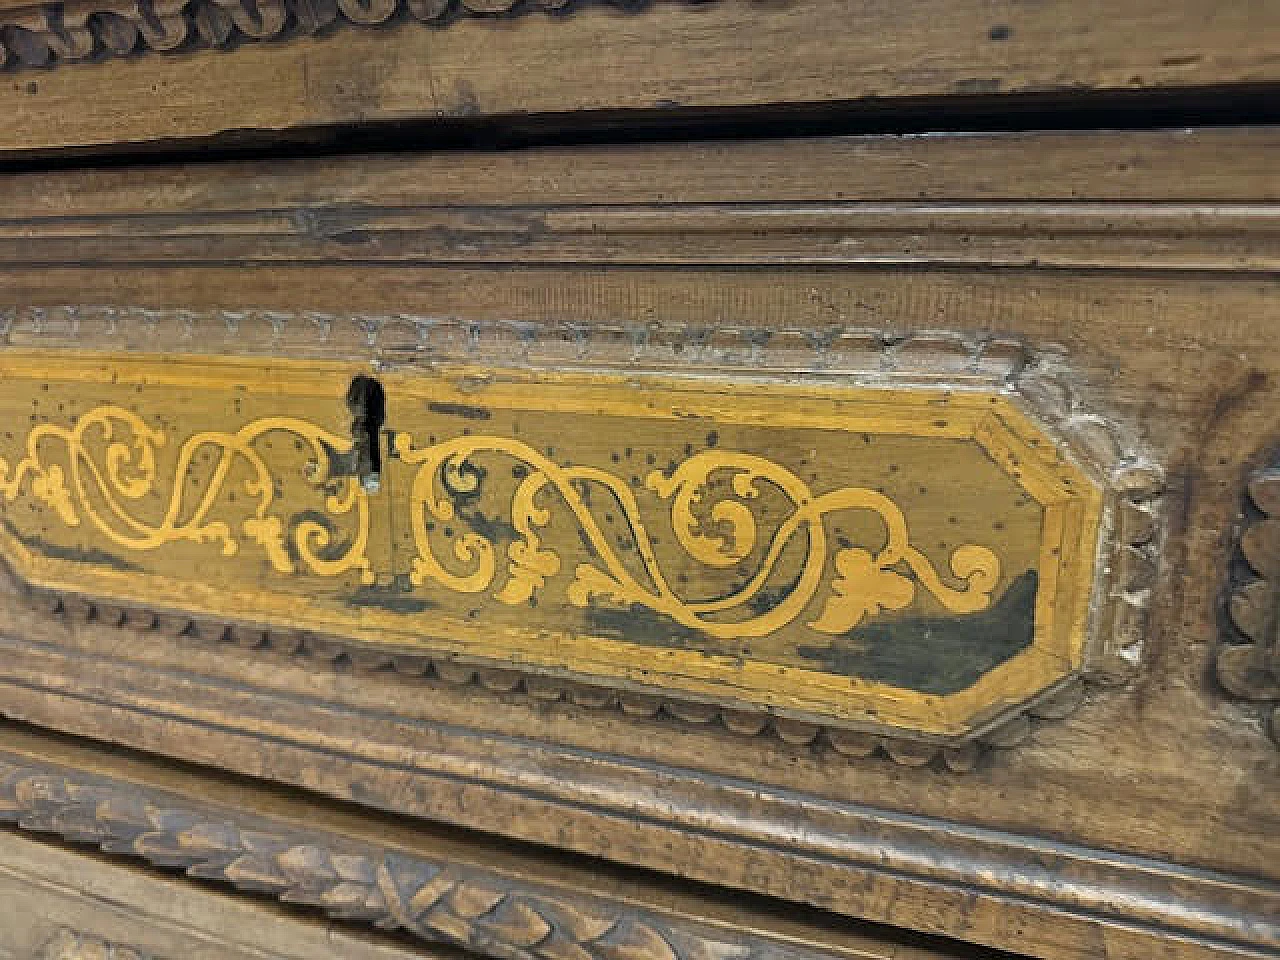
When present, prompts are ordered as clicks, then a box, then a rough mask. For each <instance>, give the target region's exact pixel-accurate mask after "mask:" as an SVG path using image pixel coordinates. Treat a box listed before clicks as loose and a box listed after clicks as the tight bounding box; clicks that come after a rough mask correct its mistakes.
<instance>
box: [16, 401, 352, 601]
mask: <svg viewBox="0 0 1280 960" xmlns="http://www.w3.org/2000/svg"><path fill="white" fill-rule="evenodd" d="M273 434H281V435H284V436H286V437H288V438H290V439H294V440H297V441H299V442H301V443H302V444H305V446H306V449H307V450H309V452H310V454H311V456H312V458H313V459H312V460H310V461H309V463H310V464H312V465H313V469H312V470H311V477H310V480H311V482H313V483H314V484H315V485H316V486H317V487H321V488H323V487H326V486H327V487H328V488H329V491H330V492H328V493H327V495H326V496H325V507H326V509H327V510H328V513H329V514H330V515H331V516H332V517H345V516H350V517H351V518H352V526H353V528H354V529H353V535H352V537H351V538H350V541H349V545H348V546H347V547H346V548H345V549H344V550H342V551H341V552H339V553H338V554H337V555H327V554H326V551H327V550H328V548H329V547H330V546H331V545H332V543H333V540H334V533H333V530H332V529H331V527H329V526H328V525H326V524H324V523H321V522H318V521H316V520H304V521H302V522H299V523H298V524H296V525H295V526H294V528H293V531H292V536H291V538H290V540H289V542H288V543H286V538H285V527H284V522H283V520H282V519H281V517H280V515H279V513H278V512H276V511H274V510H273V509H272V508H273V507H274V506H276V503H275V501H276V499H277V498H276V490H277V487H278V484H279V479H278V477H277V475H276V472H275V470H274V469H273V467H272V466H271V464H270V463H269V462H268V460H267V458H266V456H264V454H263V453H262V452H261V450H260V449H259V446H258V444H259V441H261V440H262V439H263V438H265V437H269V436H271V435H273ZM169 442H170V438H169V436H168V434H166V433H165V432H164V431H163V430H160V429H157V428H155V427H153V426H150V425H149V424H147V423H146V422H145V421H144V420H143V419H142V418H141V417H140V416H138V415H137V414H136V413H134V412H132V411H130V410H126V409H124V408H123V407H118V406H101V407H97V408H95V409H93V410H91V411H89V412H88V413H86V414H84V415H83V416H81V417H80V418H79V419H78V420H77V421H76V422H75V424H74V425H73V426H71V427H62V426H58V425H56V424H52V423H42V424H38V425H36V426H35V427H33V428H32V429H31V431H30V433H28V435H27V439H26V456H25V457H24V458H23V459H21V460H19V461H18V462H17V463H16V464H10V462H9V461H8V460H6V459H4V458H2V457H0V496H3V497H4V499H5V500H6V501H8V502H10V503H12V502H13V501H15V500H17V499H18V498H20V497H21V496H23V495H24V493H25V492H27V491H30V494H31V495H32V496H33V497H34V498H36V499H37V500H39V501H41V502H42V503H44V504H46V505H47V506H48V507H50V508H51V509H52V510H53V511H54V513H55V514H56V515H57V516H58V518H59V519H60V520H61V521H62V523H63V524H65V525H66V526H68V527H79V526H81V525H82V524H88V525H91V526H92V527H93V528H94V529H95V530H96V531H98V533H100V534H101V535H102V536H103V537H104V538H106V540H107V541H108V542H110V543H111V544H113V545H115V546H117V547H119V548H122V549H123V550H125V551H153V550H156V549H157V548H159V547H163V546H165V545H166V544H171V543H175V542H179V541H190V542H194V543H212V544H215V545H216V547H217V548H218V549H219V551H220V553H221V555H222V556H223V557H233V556H235V555H236V554H237V553H238V552H239V550H240V546H241V538H244V539H246V540H249V541H252V542H253V543H255V544H257V545H258V546H259V547H260V548H261V549H262V550H263V552H264V553H265V555H266V557H267V559H268V561H269V562H270V564H271V566H272V567H273V568H275V569H276V570H277V571H279V572H281V573H295V572H297V571H298V569H299V568H303V569H305V570H307V571H308V572H310V573H314V574H318V575H320V576H333V575H336V574H339V573H344V572H346V571H348V570H357V571H360V574H361V577H362V579H364V580H365V581H366V582H372V579H373V572H372V570H371V569H370V566H369V559H368V557H367V556H366V555H365V545H366V543H367V542H368V538H369V504H368V498H367V495H366V493H365V491H364V489H363V488H362V486H361V484H360V482H359V480H358V479H357V478H355V477H331V476H330V475H329V465H330V463H331V458H332V456H333V455H334V454H335V453H342V452H345V451H347V450H349V449H350V448H351V447H352V440H351V439H350V438H346V439H344V438H342V437H339V436H337V435H336V434H333V433H330V432H328V431H325V430H322V429H321V428H319V427H317V426H315V425H314V424H311V423H307V422H306V421H304V420H298V419H294V418H287V417H272V418H267V419H262V420H256V421H254V422H252V423H249V424H247V425H246V426H244V427H242V428H241V429H239V430H237V431H235V432H234V433H226V432H219V431H200V432H197V433H194V434H192V435H190V436H189V437H187V438H186V440H185V441H183V443H182V445H181V449H180V450H179V452H178V456H177V460H176V463H175V464H174V465H173V466H172V467H170V468H168V469H167V471H166V473H167V475H164V476H162V475H161V471H160V468H159V466H158V461H157V452H158V451H159V450H161V449H162V448H164V447H165V446H166V445H168V444H169ZM197 460H204V461H206V465H205V466H204V467H202V469H201V470H199V471H197V470H196V469H195V464H196V462H197ZM207 462H212V467H211V468H210V467H209V466H207ZM238 465H239V466H241V467H243V468H247V469H243V470H241V471H239V473H238V481H237V483H236V484H235V485H236V486H237V487H238V488H239V489H240V491H241V492H242V493H243V495H244V497H246V498H247V499H248V501H249V502H250V503H251V504H252V507H251V509H250V510H249V511H248V514H247V516H245V517H244V518H243V519H242V520H240V521H239V523H238V525H237V526H236V527H234V528H233V525H232V523H230V522H229V521H228V520H226V519H224V518H223V517H222V516H221V515H220V513H219V511H220V510H221V511H222V513H225V512H226V511H227V506H228V505H227V499H228V494H231V495H232V496H234V493H233V492H232V491H231V490H229V488H230V487H231V486H232V484H231V482H230V480H229V478H230V477H231V476H232V475H233V472H235V470H236V467H237V466H238ZM157 496H158V498H159V501H160V502H161V503H162V504H163V507H162V509H161V510H160V511H158V512H157V513H156V514H155V515H153V516H151V517H146V516H144V515H143V513H142V512H141V511H140V510H139V509H138V508H137V505H138V504H139V503H140V502H141V501H145V500H150V499H155V498H157Z"/></svg>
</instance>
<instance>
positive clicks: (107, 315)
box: [0, 306, 1163, 772]
mask: <svg viewBox="0 0 1280 960" xmlns="http://www.w3.org/2000/svg"><path fill="white" fill-rule="evenodd" d="M0 323H2V324H3V326H0V334H4V333H9V332H10V331H12V330H14V329H15V327H16V328H18V329H20V331H22V332H24V333H25V334H26V335H25V337H24V342H26V343H32V342H40V341H41V340H43V339H46V338H47V339H49V340H51V341H53V342H56V341H57V339H58V335H59V333H60V332H61V331H62V330H64V329H66V325H68V324H69V325H70V326H71V327H72V328H73V331H74V333H75V335H80V334H82V333H86V332H88V331H87V330H86V328H87V327H88V326H93V327H97V328H98V329H97V331H96V332H95V333H94V336H95V339H100V338H101V337H103V336H104V335H105V337H106V339H107V341H108V342H109V341H110V340H111V339H112V338H118V339H120V340H125V339H126V338H127V337H128V331H129V330H130V329H131V328H132V327H133V326H134V325H135V324H140V325H142V327H144V328H145V329H146V331H147V334H146V338H147V339H154V338H156V337H160V338H161V339H162V340H163V339H170V338H173V337H179V338H183V339H186V338H190V337H192V336H194V335H195V333H196V331H197V330H198V329H199V330H208V329H210V328H212V329H214V330H217V329H219V328H224V329H226V330H227V331H234V333H235V334H236V336H237V337H240V338H247V339H249V340H251V341H256V340H258V339H259V338H265V340H266V341H267V342H270V341H271V339H272V338H273V337H278V336H279V335H280V333H281V331H282V330H283V329H284V327H285V326H286V325H289V326H297V325H298V324H299V323H301V324H303V325H305V326H309V327H310V328H311V330H312V335H313V336H314V335H317V334H318V335H319V338H320V340H321V341H323V340H325V339H327V338H328V337H329V336H332V335H333V329H332V328H333V327H334V326H339V327H344V328H352V329H356V330H359V331H361V332H362V333H363V334H364V337H365V339H366V342H367V345H368V347H369V348H370V350H379V352H380V355H381V356H380V359H377V360H375V361H374V362H373V364H372V366H371V369H373V370H378V369H387V368H388V367H391V366H393V365H397V364H398V363H402V362H404V361H410V362H415V363H416V362H435V361H440V360H460V361H470V362H474V361H475V360H476V359H477V358H478V357H481V356H483V357H484V358H485V360H486V362H492V361H493V360H494V359H496V358H508V359H513V358H514V357H517V356H518V357H519V362H520V363H521V364H522V365H523V364H528V363H530V362H531V361H532V362H533V363H534V364H536V363H538V361H539V360H541V361H542V362H544V363H545V362H547V360H549V359H550V357H546V356H544V357H538V356H537V355H538V354H539V353H541V352H542V350H543V349H546V348H549V351H550V354H551V356H554V357H555V360H554V361H553V362H555V363H556V366H557V369H569V370H572V369H575V368H581V369H605V370H608V369H622V370H628V371H632V370H635V369H641V370H643V369H650V368H657V369H661V368H662V367H661V365H660V364H655V362H654V361H655V360H658V359H659V357H661V356H666V355H669V354H671V353H674V354H675V355H677V356H679V357H680V360H679V361H678V363H677V364H676V368H677V369H680V370H681V371H682V372H687V371H691V370H696V371H719V372H725V373H728V372H731V371H733V370H734V369H735V368H740V369H745V368H749V369H750V371H751V374H752V376H753V377H756V378H759V377H761V376H765V375H767V373H768V371H771V370H779V371H781V370H788V371H789V372H790V374H791V376H792V377H793V378H794V376H795V370H796V368H795V367H794V363H795V360H796V357H795V355H794V353H793V351H792V350H788V349H786V348H785V347H784V348H783V349H781V350H779V349H778V348H777V347H775V346H774V345H773V343H772V342H770V343H768V344H762V343H760V342H757V341H754V340H752V339H751V338H750V337H747V338H744V339H743V340H741V341H740V342H736V343H735V342H734V341H733V339H732V336H733V331H725V332H723V333H722V334H721V339H720V342H719V343H718V344H717V345H716V348H715V349H714V351H712V352H709V353H707V354H701V355H700V354H699V353H697V352H695V350H696V346H697V345H696V343H695V340H694V337H693V335H692V334H691V332H689V331H681V330H678V329H676V330H672V329H665V330H661V331H657V332H646V334H645V335H644V336H641V337H639V338H637V332H636V331H631V332H630V333H629V335H628V337H627V340H626V341H621V342H620V341H619V340H618V339H615V338H613V337H610V336H608V335H607V334H604V335H602V334H599V333H592V334H590V335H586V334H585V332H584V331H579V330H574V329H572V328H563V329H559V330H557V329H554V328H548V329H543V330H536V329H531V328H529V327H527V326H524V327H520V326H516V325H508V324H463V323H460V322H459V321H456V320H451V319H447V318H446V319H442V318H428V317H412V316H404V315H401V316H396V317H370V316H358V317H352V316H324V317H316V316H312V317H295V316H289V315H285V314H282V313H279V312H272V311H262V310H252V309H246V310H239V311H222V312H219V313H213V314H209V313H205V314H202V313H200V312H197V311H189V310H187V311H157V310H148V309H144V308H137V307H102V306H68V307H64V308H58V309H55V310H52V311H49V310H43V309H35V310H32V309H22V310H14V311H11V312H10V313H9V314H8V315H6V316H4V317H3V318H0ZM166 329H167V333H166V332H163V331H164V330H166ZM394 329H398V330H402V331H405V332H406V333H410V334H411V336H412V347H411V348H410V349H409V350H407V351H405V352H404V353H403V354H399V353H398V352H397V353H394V354H390V355H388V354H387V353H386V352H385V350H384V349H383V348H382V340H383V338H384V337H386V336H387V333H388V332H389V330H394ZM654 334H656V335H654ZM651 335H652V341H651V340H650V336H651ZM785 336H786V335H785V332H783V333H782V334H781V335H780V336H777V337H775V338H771V341H772V340H773V339H784V338H785ZM801 336H802V337H803V336H804V335H803V334H801ZM33 338H34V339H33ZM566 345H568V346H569V351H568V352H567V353H566V351H565V350H564V349H563V348H564V346H566ZM830 347H831V349H832V350H833V355H829V356H828V357H827V359H826V362H825V363H824V364H823V366H822V369H821V371H820V372H817V375H818V377H819V378H835V379H838V380H840V381H841V382H852V383H863V384H874V385H886V384H892V385H899V386H903V385H911V384H913V383H914V384H921V385H926V384H938V383H941V384H963V385H964V386H965V387H967V388H972V387H985V388H987V389H992V390H996V391H999V392H1001V393H1005V394H1007V395H1009V396H1012V397H1016V398H1017V399H1018V400H1019V401H1020V403H1021V404H1022V405H1023V406H1024V407H1026V408H1027V409H1028V410H1030V411H1031V412H1033V414H1034V416H1035V417H1036V418H1037V419H1038V420H1039V421H1040V422H1041V423H1044V424H1045V425H1046V426H1048V428H1049V429H1050V430H1052V431H1053V432H1054V434H1055V435H1056V436H1058V437H1060V438H1061V442H1062V443H1064V444H1065V445H1067V447H1068V448H1069V449H1070V451H1071V455H1072V457H1073V458H1074V459H1075V461H1076V462H1078V463H1079V464H1081V465H1082V466H1083V467H1084V468H1085V469H1086V470H1087V471H1088V472H1089V474H1090V475H1091V476H1092V477H1094V478H1095V480H1096V482H1098V483H1099V484H1100V485H1101V487H1102V489H1103V491H1104V493H1105V500H1104V516H1103V529H1102V536H1101V537H1100V539H1099V543H1098V560H1097V566H1098V571H1099V572H1097V573H1096V574H1095V577H1094V579H1095V581H1096V582H1095V583H1094V585H1093V591H1092V597H1093V599H1092V604H1091V610H1090V617H1089V619H1090V621H1091V626H1090V629H1089V633H1090V642H1089V646H1088V649H1087V651H1086V657H1085V664H1084V667H1085V669H1084V671H1083V672H1081V673H1078V674H1075V675H1073V676H1071V677H1069V678H1067V679H1066V680H1064V681H1063V682H1061V683H1058V684H1056V685H1054V686H1052V687H1050V688H1049V689H1047V690H1046V691H1044V692H1043V693H1041V694H1039V695H1038V696H1035V697H1034V698H1032V699H1029V700H1027V701H1026V702H1024V703H1023V704H1021V705H1019V706H1018V707H1016V708H1010V709H1006V710H1004V711H1003V712H1001V713H999V714H997V715H996V716H994V717H992V718H990V719H989V720H987V721H986V722H985V723H984V724H983V725H982V726H981V727H980V728H979V729H978V730H976V731H975V732H973V733H971V734H965V735H961V736H958V737H945V736H928V735H913V734H910V733H907V732H903V731H895V730H886V729H884V728H860V727H859V726H857V725H856V724H855V725H849V726H837V725H828V724H826V723H823V722H821V721H817V722H815V720H814V719H813V718H812V717H810V716H807V715H805V714H794V713H793V712H791V711H789V710H787V709H785V708H782V709H780V708H770V709H767V710H765V709H760V708H755V707H753V706H751V705H749V704H742V703H734V704H725V703H718V702H716V701H715V700H714V699H700V698H696V697H688V696H684V695H679V694H673V693H672V692H671V691H668V690H664V689H662V688H659V687H653V688H645V687H636V686H635V684H634V683H620V684H619V685H617V686H610V685H608V684H607V683H604V682H599V681H597V682H589V683H586V684H584V683H582V682H573V681H572V679H570V678H563V677H557V676H555V675H547V674H545V673H537V672H530V671H529V670H528V669H521V668H520V667H516V666H513V665H512V664H510V663H507V662H492V661H487V660H485V659H477V658H474V657H466V656H463V657H453V656H450V657H447V658H446V657H442V656H432V655H429V654H424V653H419V652H414V651H412V650H403V651H390V650H385V651H384V650H379V649H378V648H377V647H370V646H368V645H362V644H360V643H358V642H354V641H349V640H346V639H344V638H343V637H342V636H337V635H328V634H326V635H318V634H316V633H313V632H310V631H308V632H305V633H299V632H297V631H290V630H285V631H280V630H272V629H270V628H269V627H268V626H267V625H266V624H262V623H255V622H252V621H247V622H242V621H210V620H207V619H202V618H200V617H198V616H197V617H195V618H192V617H190V616H184V615H183V614H182V613H181V612H179V611H169V610H150V609H134V608H122V607H120V606H119V605H118V604H115V603H111V602H106V603H104V602H103V601H102V600H101V599H99V598H95V597H93V596H92V595H80V594H75V593H71V592H65V591H59V592H50V591H48V590H46V589H42V588H38V587H36V588H32V587H30V586H27V585H23V587H22V589H25V590H26V591H27V592H28V593H29V594H30V595H31V599H32V602H33V603H34V605H35V607H36V608H37V609H39V610H42V611H45V612H47V613H50V614H62V613H68V612H71V613H74V614H75V615H76V616H78V617H79V618H81V619H90V618H92V619H95V620H97V621H99V622H102V623H104V624H108V625H114V626H117V627H120V628H122V629H129V630H132V631H138V630H142V631H148V630H157V629H159V630H163V631H165V632H167V633H170V634H172V635H174V636H181V637H193V638H200V639H203V640H205V641H215V642H216V641H221V640H226V639H233V640H235V641H236V642H237V643H238V644H239V645H241V646H243V647H248V648H263V649H265V648H269V649H271V650H273V651H279V652H282V653H285V654H288V655H291V656H294V657H308V658H318V659H319V660H320V661H321V662H323V661H326V660H327V661H329V662H330V663H333V662H335V661H338V660H342V661H349V662H353V663H355V664H357V665H359V666H360V668H362V669H365V670H370V669H373V670H378V669H383V670H394V671H396V672H397V673H400V674H402V675H408V676H415V677H423V678H427V679H429V680H434V681H439V682H444V683H448V684H453V685H461V686H463V687H467V686H469V685H472V684H475V685H478V686H479V687H480V688H483V689H485V690H487V691H489V692H491V693H499V694H522V695H524V696H526V697H529V698H532V699H534V700H537V701H544V702H545V701H555V700H561V699H569V700H572V701H573V702H574V703H575V704H578V705H580V706H585V707H590V708H597V709H600V708H603V709H612V710H620V711H621V712H622V713H623V714H624V715H627V716H633V717H639V718H649V719H652V718H660V719H662V720H667V721H676V722H684V723H692V724H708V723H713V724H717V725H719V726H722V727H723V728H724V729H725V730H727V731H729V732H731V733H734V734H738V735H744V736H758V735H762V734H766V733H768V734H772V735H774V736H776V737H778V738H779V739H780V740H782V741H784V742H785V743H787V744H791V745H793V746H808V745H811V744H813V743H814V742H815V741H816V740H819V739H820V740H821V741H822V743H823V744H824V745H825V746H827V747H829V748H832V749H834V750H835V751H836V752H837V753H839V754H843V755H846V756H852V757H866V756H870V755H872V754H877V753H878V754H881V755H883V756H887V757H889V758H890V759H893V760H895V761H896V762H898V763H901V764H905V765H908V766H919V765H923V764H928V763H930V762H933V761H934V760H937V761H939V762H940V763H942V764H943V765H944V766H945V767H946V768H948V769H951V770H953V771H957V772H965V771H968V770H972V769H973V768H974V766H975V765H976V764H977V763H979V762H980V759H981V754H982V752H983V751H984V750H985V749H989V748H991V747H1011V746H1014V745H1016V744H1017V743H1019V742H1021V741H1022V740H1023V739H1025V738H1026V736H1027V735H1028V734H1029V733H1030V730H1031V726H1032V723H1033V722H1034V721H1037V720H1047V719H1058V718H1061V717H1064V716H1066V715H1068V714H1069V713H1070V712H1071V711H1072V710H1074V709H1075V707H1076V706H1078V705H1079V703H1080V702H1081V700H1082V698H1083V695H1084V691H1083V684H1084V682H1085V681H1086V680H1087V679H1088V678H1089V677H1090V676H1095V677H1096V676H1099V675H1100V676H1101V677H1102V678H1103V679H1112V680H1114V678H1115V677H1117V676H1125V675H1127V674H1129V673H1130V672H1131V671H1132V669H1133V668H1134V667H1135V666H1136V664H1137V663H1138V662H1139V660H1140V657H1141V644H1142V634H1143V630H1144V623H1145V620H1144V617H1145V606H1146V603H1147V601H1148V599H1149V597H1150V588H1151V585H1152V583H1153V582H1154V579H1155V570H1156V564H1157V562H1158V554H1159V541H1160V529H1159V528H1160V520H1159V507H1160V495H1161V493H1162V492H1163V475H1162V472H1161V470H1160V468H1159V467H1158V465H1156V464H1154V463H1153V462H1152V461H1151V460H1150V458H1148V457H1146V456H1144V455H1143V454H1142V453H1140V452H1138V451H1137V450H1136V449H1135V448H1134V446H1133V444H1132V441H1131V440H1130V439H1129V438H1128V437H1126V436H1125V435H1124V433H1123V432H1122V431H1120V430H1118V429H1117V428H1116V427H1115V426H1114V425H1113V424H1111V423H1110V422H1108V421H1107V420H1106V419H1104V418H1102V417H1099V416H1096V415H1094V414H1091V413H1086V412H1083V411H1081V410H1080V409H1079V407H1078V405H1077V403H1076V402H1075V400H1074V399H1073V397H1072V395H1071V392H1070V389H1069V388H1068V387H1067V385H1066V380H1065V378H1064V377H1062V376H1061V367H1062V362H1061V360H1060V359H1059V358H1056V357H1051V356H1046V355H1036V354H1035V353H1034V352H1032V351H1030V350H1028V349H1027V348H1026V347H1024V346H1023V345H1021V344H1018V343H1017V342H1015V341H1010V340H1003V341H989V340H985V339H981V338H979V339H973V338H966V337H961V336H956V335H951V334H947V333H942V332H937V333H935V332H925V333H921V334H918V335H913V336H906V337H904V336H901V335H894V336H889V335H887V334H884V333H878V332H876V331H868V330H849V331H848V332H847V333H845V334H843V335H840V334H837V335H836V336H835V337H834V339H833V340H832V342H831V344H830ZM811 375H812V374H811ZM19 582H20V583H21V580H20V579H19Z"/></svg>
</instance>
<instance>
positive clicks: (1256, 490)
mask: <svg viewBox="0 0 1280 960" xmlns="http://www.w3.org/2000/svg"><path fill="white" fill-rule="evenodd" d="M1247 490H1248V496H1247V501H1246V503H1245V517H1244V522H1243V524H1242V527H1241V530H1240V533H1239V537H1238V539H1237V542H1236V544H1235V545H1234V550H1235V551H1236V552H1237V554H1238V563H1237V564H1236V568H1235V570H1234V571H1233V576H1232V578H1231V585H1230V596H1229V598H1228V600H1227V616H1228V620H1229V629H1228V631H1227V634H1228V635H1227V636H1226V638H1225V639H1226V641H1227V642H1226V644H1225V645H1224V646H1223V647H1222V648H1221V649H1220V650H1219V651H1218V656H1217V672H1218V680H1219V682H1220V683H1221V684H1222V686H1223V687H1225V688H1226V690H1227V692H1228V693H1230V694H1231V695H1232V696H1233V697H1237V698H1239V699H1241V700H1247V701H1250V702H1253V703H1257V704H1260V705H1261V707H1262V709H1263V711H1264V716H1265V717H1266V721H1265V722H1266V725H1267V728H1268V730H1269V731H1270V733H1271V736H1272V738H1273V739H1274V740H1275V742H1276V744H1277V745H1280V465H1276V464H1273V465H1270V466H1267V467H1263V468H1261V469H1258V470H1255V471H1254V472H1253V474H1252V475H1251V476H1250V477H1249V482H1248V486H1247Z"/></svg>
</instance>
